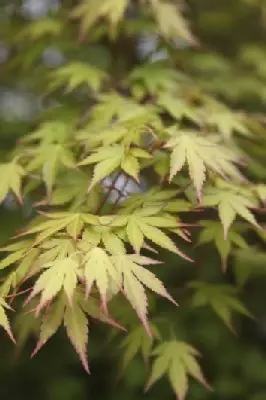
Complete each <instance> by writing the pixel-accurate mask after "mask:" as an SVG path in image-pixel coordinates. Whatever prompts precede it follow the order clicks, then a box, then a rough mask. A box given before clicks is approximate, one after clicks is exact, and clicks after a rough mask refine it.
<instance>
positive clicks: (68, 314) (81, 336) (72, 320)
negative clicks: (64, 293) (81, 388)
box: [64, 296, 90, 373]
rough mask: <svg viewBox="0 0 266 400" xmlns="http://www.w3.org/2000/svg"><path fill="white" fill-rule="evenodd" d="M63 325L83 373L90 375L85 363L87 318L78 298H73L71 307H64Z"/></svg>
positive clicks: (86, 362)
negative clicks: (80, 363)
mask: <svg viewBox="0 0 266 400" xmlns="http://www.w3.org/2000/svg"><path fill="white" fill-rule="evenodd" d="M64 325H65V328H66V332H67V335H68V337H69V339H70V341H71V343H72V345H73V347H74V348H75V350H76V352H77V353H78V355H79V357H80V360H81V362H82V365H83V366H84V368H85V371H86V372H87V373H90V370H89V366H88V361H87V343H88V332H89V330H88V318H87V316H86V314H85V312H84V311H83V309H82V307H81V305H80V302H79V299H78V296H74V297H73V299H72V305H71V307H70V306H67V307H66V310H65V315H64Z"/></svg>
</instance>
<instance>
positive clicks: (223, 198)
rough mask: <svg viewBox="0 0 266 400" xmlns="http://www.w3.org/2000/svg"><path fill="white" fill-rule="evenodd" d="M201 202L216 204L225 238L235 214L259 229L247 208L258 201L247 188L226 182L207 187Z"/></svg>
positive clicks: (206, 204)
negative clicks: (218, 185)
mask: <svg viewBox="0 0 266 400" xmlns="http://www.w3.org/2000/svg"><path fill="white" fill-rule="evenodd" d="M203 204H204V205H205V206H218V213H219V218H220V220H221V222H222V225H223V229H224V237H225V238H226V237H227V233H228V231H229V229H230V226H231V225H232V223H233V222H234V220H235V219H236V217H237V215H239V216H241V217H242V218H243V219H244V220H246V221H247V222H249V223H250V224H251V225H254V226H255V227H257V228H258V229H260V226H259V225H258V223H257V221H256V219H255V217H254V215H253V214H252V213H251V211H250V210H249V209H250V208H255V207H256V206H257V205H258V202H257V199H256V198H255V197H254V196H253V194H252V192H251V191H249V190H248V189H245V188H243V189H241V188H240V187H237V186H233V185H228V184H227V185H226V184H224V185H223V186H222V187H217V188H209V189H208V190H207V191H206V194H205V196H204V202H203Z"/></svg>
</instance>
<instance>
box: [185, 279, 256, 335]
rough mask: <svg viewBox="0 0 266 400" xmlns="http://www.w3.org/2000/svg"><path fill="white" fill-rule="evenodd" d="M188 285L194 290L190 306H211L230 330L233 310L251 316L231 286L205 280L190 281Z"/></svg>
mask: <svg viewBox="0 0 266 400" xmlns="http://www.w3.org/2000/svg"><path fill="white" fill-rule="evenodd" d="M189 287H191V288H193V289H195V290H196V292H195V294H194V296H193V298H192V307H202V306H206V305H209V306H211V307H212V309H213V311H214V312H215V313H216V314H217V315H218V316H219V317H220V318H221V319H222V321H223V322H224V323H225V325H226V326H227V327H228V328H229V329H231V330H233V328H232V312H233V311H235V312H238V313H240V314H242V315H245V316H248V317H250V318H251V317H252V316H251V314H250V313H249V311H248V310H247V309H246V307H245V306H244V305H243V304H242V303H241V301H240V300H239V299H238V298H237V297H236V295H237V291H236V289H235V288H234V287H233V286H230V285H224V284H222V285H221V284H220V285H219V284H209V283H205V282H191V283H190V284H189Z"/></svg>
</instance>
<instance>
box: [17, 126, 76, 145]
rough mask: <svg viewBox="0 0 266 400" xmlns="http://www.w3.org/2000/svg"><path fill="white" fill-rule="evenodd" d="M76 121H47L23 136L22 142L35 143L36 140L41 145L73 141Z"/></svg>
mask: <svg viewBox="0 0 266 400" xmlns="http://www.w3.org/2000/svg"><path fill="white" fill-rule="evenodd" d="M74 124H75V121H71V122H70V121H69V120H68V121H62V120H58V121H47V122H43V123H41V124H40V125H39V126H38V129H36V130H35V131H34V132H32V133H30V134H28V135H27V136H25V137H23V138H22V143H25V144H32V143H33V144H34V143H35V142H36V141H38V142H40V143H41V145H51V144H53V143H57V144H65V143H67V142H69V141H71V133H72V132H73V129H74Z"/></svg>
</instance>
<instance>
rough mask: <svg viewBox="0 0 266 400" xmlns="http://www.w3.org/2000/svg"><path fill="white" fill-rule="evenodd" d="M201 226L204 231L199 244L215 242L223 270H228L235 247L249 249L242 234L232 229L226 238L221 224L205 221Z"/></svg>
mask: <svg viewBox="0 0 266 400" xmlns="http://www.w3.org/2000/svg"><path fill="white" fill-rule="evenodd" d="M201 226H202V227H203V230H202V231H201V232H200V235H199V240H198V244H199V245H202V244H205V243H210V242H214V244H215V246H216V248H217V250H218V252H219V254H220V257H221V260H222V266H223V270H225V269H226V263H227V258H228V256H229V254H230V253H231V251H232V248H233V247H234V246H236V247H239V248H242V249H244V248H247V247H248V244H247V243H246V241H245V240H244V238H243V237H242V236H241V234H240V233H238V232H237V231H235V230H232V229H231V230H230V231H229V233H228V235H227V237H226V238H225V237H224V230H223V227H222V226H221V224H220V223H219V222H216V221H203V222H201Z"/></svg>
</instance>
